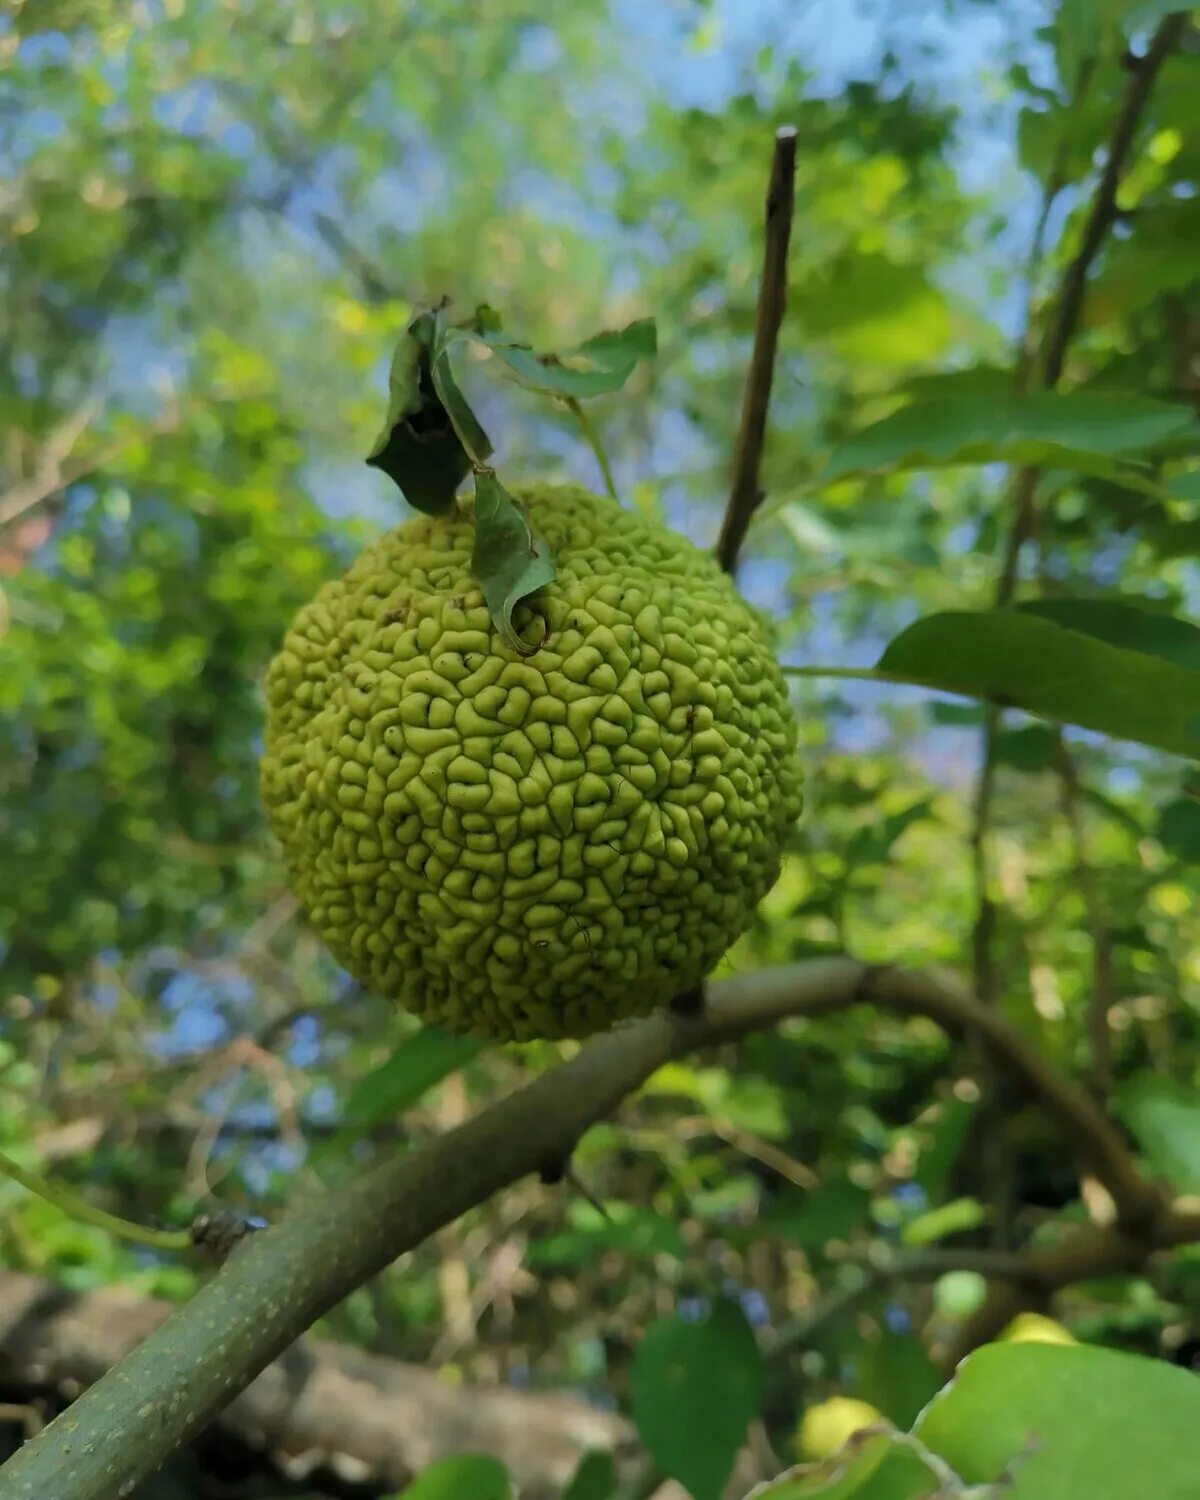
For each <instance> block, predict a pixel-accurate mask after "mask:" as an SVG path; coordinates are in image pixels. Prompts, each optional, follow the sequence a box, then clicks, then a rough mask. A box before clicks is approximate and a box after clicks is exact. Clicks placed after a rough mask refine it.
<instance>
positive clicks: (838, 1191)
mask: <svg viewBox="0 0 1200 1500" xmlns="http://www.w3.org/2000/svg"><path fill="white" fill-rule="evenodd" d="M870 1211H871V1195H870V1193H869V1192H868V1191H867V1190H866V1188H861V1187H858V1186H857V1185H856V1184H855V1183H853V1182H850V1181H849V1180H848V1179H847V1178H845V1177H834V1178H831V1179H830V1180H829V1181H828V1182H822V1183H819V1184H818V1185H817V1186H816V1187H815V1188H813V1190H812V1191H811V1192H810V1193H806V1194H805V1196H804V1200H803V1202H802V1203H801V1204H800V1206H799V1207H798V1208H796V1209H794V1210H791V1211H789V1210H788V1209H786V1208H784V1209H783V1210H781V1211H780V1212H778V1213H773V1214H771V1215H769V1216H768V1218H767V1219H766V1221H765V1223H764V1226H763V1227H764V1228H766V1229H769V1230H770V1232H771V1233H772V1234H777V1235H780V1236H781V1237H782V1238H784V1239H788V1240H791V1241H792V1242H793V1244H796V1245H799V1246H800V1248H801V1249H802V1250H820V1249H822V1248H823V1247H824V1246H825V1245H827V1244H829V1242H830V1241H831V1240H848V1239H849V1238H850V1236H851V1235H852V1234H853V1233H854V1231H855V1230H856V1229H858V1228H859V1227H860V1226H861V1225H863V1224H865V1223H866V1221H867V1216H868V1214H869V1213H870Z"/></svg>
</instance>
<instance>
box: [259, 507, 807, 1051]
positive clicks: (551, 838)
mask: <svg viewBox="0 0 1200 1500" xmlns="http://www.w3.org/2000/svg"><path fill="white" fill-rule="evenodd" d="M517 493H518V495H519V498H521V500H522V501H523V502H524V504H525V505H526V507H527V510H528V513H529V517H530V521H531V524H532V525H533V527H534V529H535V531H537V532H538V533H539V534H540V535H542V536H543V537H545V538H546V540H547V541H548V542H549V544H550V547H551V548H552V550H553V554H554V560H555V565H556V569H557V578H556V580H555V582H554V583H553V584H551V585H550V586H549V587H548V588H547V589H545V590H543V591H542V592H541V593H540V594H538V595H536V596H535V597H534V598H532V599H530V600H528V601H526V602H525V603H523V604H520V605H518V607H517V609H516V612H515V615H514V622H515V624H516V627H517V629H518V632H519V634H520V635H521V637H522V639H523V640H525V641H527V642H528V643H530V644H533V643H535V642H537V641H539V640H541V641H542V644H541V645H540V647H539V649H537V650H536V651H535V652H534V653H533V654H532V655H529V656H521V655H519V654H518V653H517V652H516V651H514V650H511V649H509V648H508V647H507V646H505V645H504V644H503V642H502V640H501V638H500V636H499V634H498V633H497V632H496V630H495V629H494V627H493V625H492V622H491V620H490V618H489V615H488V610H487V608H486V606H485V604H484V600H483V595H482V593H481V591H480V589H479V586H478V584H477V583H476V582H475V580H474V578H473V576H472V569H471V553H472V547H473V543H474V526H473V522H472V519H471V517H470V516H469V515H464V514H455V515H452V516H449V517H446V518H440V517H439V518H422V519H418V520H414V521H411V522H408V523H407V524H405V525H403V526H400V527H398V528H397V529H396V530H395V531H392V532H390V533H389V534H388V535H386V536H384V537H382V538H381V539H380V540H379V541H377V542H375V543H374V544H373V545H371V546H369V547H368V548H367V549H366V550H365V551H364V552H363V553H362V555H361V556H360V557H359V558H358V559H357V561H356V562H355V563H354V564H353V565H352V566H351V568H350V569H349V571H348V572H347V573H346V574H345V576H344V577H343V578H341V579H339V580H338V581H336V582H333V583H329V584H327V585H326V586H325V587H324V588H323V589H322V590H321V591H320V593H319V594H318V595H317V597H316V598H315V599H314V600H313V601H312V603H311V604H309V605H307V606H306V607H305V608H304V609H302V610H301V611H300V613H299V614H298V616H297V617H296V620H295V622H294V623H293V625H292V627H291V629H290V630H289V632H288V634H287V636H286V638H285V640H284V644H283V647H282V649H281V651H280V652H279V655H278V656H277V657H276V658H275V660H274V661H273V663H272V664H271V667H270V670H269V672H268V675H267V728H266V753H265V756H264V758H263V764H262V784H263V791H264V795H265V800H266V803H267V806H268V809H269V813H270V818H271V822H272V825H273V827H274V829H275V831H276V833H277V834H278V836H279V838H280V840H281V841H282V843H283V847H284V853H285V857H286V860H287V863H288V866H289V870H290V873H291V876H292V880H293V883H294V886H295V889H296V892H297V895H298V897H299V899H300V901H301V903H302V905H303V906H304V907H305V909H306V910H307V912H308V913H309V915H310V917H311V918H312V921H313V922H314V924H315V925H316V927H317V928H318V930H319V931H320V933H321V935H322V936H323V938H324V939H325V941H326V942H327V944H328V945H329V947H330V949H331V950H332V952H333V953H334V955H335V957H337V958H338V959H339V960H340V962H341V963H343V964H344V965H345V966H346V968H347V969H349V970H350V972H351V973H352V974H353V975H354V976H355V977H356V978H358V979H359V980H360V981H361V982H362V983H364V984H366V985H368V986H370V987H371V988H373V989H375V990H378V991H380V992H382V993H384V994H387V995H391V996H394V997H395V998H396V999H398V1000H399V1001H401V1002H402V1003H403V1004H404V1005H405V1006H407V1007H408V1008H409V1009H411V1010H412V1011H414V1012H415V1013H416V1014H418V1015H419V1016H421V1017H422V1018H423V1019H424V1020H426V1021H429V1022H432V1023H434V1024H436V1025H440V1026H444V1027H448V1028H450V1029H451V1030H455V1031H462V1032H472V1033H476V1034H480V1035H485V1036H490V1037H494V1038H499V1039H506V1040H513V1039H515V1040H525V1039H529V1038H533V1037H565V1036H584V1035H586V1034H587V1033H589V1032H592V1031H596V1030H600V1029H603V1028H605V1027H608V1026H611V1025H612V1024H613V1023H614V1022H615V1021H617V1020H619V1019H621V1018H623V1017H627V1016H632V1015H639V1014H643V1013H645V1012H647V1011H649V1010H651V1009H653V1008H654V1007H655V1006H657V1005H660V1004H663V1003H664V1002H665V1001H667V1000H668V999H669V998H670V997H671V996H672V995H673V994H675V993H677V992H678V991H679V990H681V989H683V988H684V987H685V986H687V985H689V984H691V983H694V982H695V981H696V980H697V979H699V978H700V977H701V976H702V975H703V974H704V973H706V972H707V971H708V969H710V968H711V967H712V965H713V964H714V963H715V962H716V960H717V959H719V958H720V956H721V955H722V953H723V952H724V951H725V949H726V948H727V947H728V946H729V945H730V943H731V942H733V940H734V939H735V938H737V937H738V936H739V935H740V934H741V933H742V932H743V931H744V930H745V928H746V927H747V925H748V924H749V921H750V918H751V916H752V914H753V911H754V908H755V905H756V904H757V902H758V901H759V899H760V898H761V897H762V895H763V894H764V893H765V892H766V891H767V890H768V889H769V888H770V886H771V885H772V883H773V882H774V880H775V878H776V876H777V874H778V870H779V861H780V853H781V848H782V845H783V842H784V840H785V838H786V836H787V834H788V831H789V829H790V828H791V826H792V824H793V823H794V821H795V818H796V816H797V814H798V812H799V810H800V773H799V766H798V763H797V759H796V754H795V741H796V726H795V721H794V719H793V717H792V714H791V711H790V709H789V706H788V701H787V691H786V686H785V683H784V679H783V677H782V675H781V674H780V672H779V669H778V667H777V665H776V663H775V660H774V657H773V654H772V650H771V644H770V639H769V634H768V631H767V628H766V626H765V625H764V623H763V621H762V620H761V619H760V618H759V616H758V615H757V614H756V612H755V611H754V610H752V609H751V608H750V607H749V606H748V605H747V604H745V603H744V602H743V601H742V600H741V599H740V598H739V596H738V595H737V593H736V592H735V590H734V588H733V585H732V584H731V582H730V581H729V579H728V578H727V577H726V576H725V575H724V574H723V573H722V572H721V571H720V569H719V568H718V567H717V565H716V563H715V562H713V560H712V559H711V558H710V557H708V556H707V555H706V554H704V553H702V552H700V551H699V550H698V549H697V548H696V547H694V546H693V545H692V544H691V543H690V542H688V541H686V540H685V539H684V538H682V537H679V536H677V535H675V534H674V533H672V532H670V531H668V530H666V529H665V528H663V527H661V526H659V525H656V524H652V523H649V522H647V521H645V520H643V519H641V518H639V517H638V516H636V515H633V514H631V513H629V512H628V511H625V510H623V509H622V508H621V507H620V506H618V505H617V504H615V503H614V502H612V501H609V500H601V499H598V498H596V497H595V496H593V495H590V494H588V493H587V492H586V491H584V490H581V489H578V488H575V487H563V488H546V487H542V488H538V489H526V490H522V491H518V492H517ZM543 636H544V639H543Z"/></svg>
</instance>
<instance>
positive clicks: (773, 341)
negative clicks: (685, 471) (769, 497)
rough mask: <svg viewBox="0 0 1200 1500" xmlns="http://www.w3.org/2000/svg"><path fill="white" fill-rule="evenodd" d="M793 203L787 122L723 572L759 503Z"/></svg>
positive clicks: (775, 175)
mask: <svg viewBox="0 0 1200 1500" xmlns="http://www.w3.org/2000/svg"><path fill="white" fill-rule="evenodd" d="M795 205H796V127H795V126H794V125H786V126H784V128H783V129H782V130H780V131H778V132H777V133H776V136H775V154H774V156H773V157H772V159H771V178H770V182H769V184H768V187H767V219H766V233H765V237H764V244H763V269H762V281H761V283H760V285H759V288H758V312H757V315H756V317H755V324H754V350H753V352H752V354H751V356H750V371H749V374H748V375H747V377H746V394H745V397H744V398H743V401H742V421H741V427H740V429H739V431H738V440H737V452H736V455H735V457H734V471H733V489H732V491H731V492H730V496H729V505H728V507H727V508H726V511H725V519H724V521H723V522H722V524H721V535H720V537H719V538H718V540H717V561H718V562H719V563H720V564H721V566H722V567H723V568H724V569H725V571H726V572H727V573H732V572H733V570H734V568H736V567H737V560H738V553H739V552H740V551H741V550H742V543H743V542H744V541H745V539H746V532H747V530H748V529H749V526H750V519H751V517H752V516H753V515H754V512H755V511H756V510H757V509H758V507H759V505H760V504H761V503H762V498H763V494H762V490H761V488H760V487H759V471H760V469H761V468H762V454H763V444H764V442H765V441H766V434H767V411H768V408H769V407H770V404H771V382H772V380H773V379H774V375H775V351H776V349H777V348H778V346H779V327H780V324H781V323H782V322H783V314H784V310H785V309H786V306H787V258H788V242H789V241H790V239H791V234H792V216H793V214H794V212H795Z"/></svg>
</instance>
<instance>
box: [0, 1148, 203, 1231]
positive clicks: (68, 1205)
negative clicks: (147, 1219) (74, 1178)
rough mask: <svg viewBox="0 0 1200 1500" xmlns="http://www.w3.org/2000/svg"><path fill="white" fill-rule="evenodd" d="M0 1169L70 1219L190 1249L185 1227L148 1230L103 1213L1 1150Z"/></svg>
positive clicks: (59, 1184) (129, 1221)
mask: <svg viewBox="0 0 1200 1500" xmlns="http://www.w3.org/2000/svg"><path fill="white" fill-rule="evenodd" d="M0 1172H2V1173H3V1174H4V1175H5V1176H6V1177H11V1178H12V1180H13V1181H14V1182H16V1183H19V1184H20V1185H21V1187H23V1188H24V1189H25V1190H26V1192H29V1193H33V1194H35V1195H36V1196H37V1197H39V1198H42V1199H44V1200H45V1201H46V1202H47V1203H52V1204H53V1205H54V1207H55V1208H57V1209H61V1211H62V1212H63V1213H65V1214H67V1215H69V1216H70V1217H71V1218H72V1219H78V1220H80V1221H81V1222H82V1223H85V1224H94V1225H95V1226H96V1228H97V1229H104V1230H107V1231H108V1233H109V1234H115V1235H117V1236H119V1237H120V1238H121V1239H123V1240H128V1241H129V1242H130V1243H131V1244H134V1245H149V1246H150V1247H151V1248H152V1249H154V1250H190V1249H191V1248H192V1236H191V1234H190V1233H189V1232H188V1231H187V1230H186V1229H148V1228H146V1227H145V1226H144V1225H142V1224H134V1223H133V1222H132V1221H131V1220H129V1219H122V1218H120V1217H118V1215H116V1214H110V1213H106V1212H105V1211H104V1209H102V1208H95V1207H93V1205H92V1204H90V1203H88V1202H86V1201H85V1200H84V1199H83V1198H80V1197H78V1196H77V1195H76V1194H75V1193H73V1192H72V1191H71V1189H70V1188H67V1187H63V1185H62V1184H61V1183H58V1182H49V1181H47V1179H46V1178H45V1177H42V1176H41V1175H40V1174H39V1173H37V1172H32V1171H30V1170H29V1169H28V1168H27V1167H23V1166H21V1165H20V1163H19V1162H16V1161H14V1160H13V1159H12V1157H11V1156H9V1155H8V1153H7V1152H4V1151H0Z"/></svg>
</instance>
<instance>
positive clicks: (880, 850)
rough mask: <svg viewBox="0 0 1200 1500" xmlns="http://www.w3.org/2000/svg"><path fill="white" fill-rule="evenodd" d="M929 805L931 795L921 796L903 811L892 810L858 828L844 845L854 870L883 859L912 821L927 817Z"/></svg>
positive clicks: (848, 861) (878, 862)
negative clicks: (886, 815)
mask: <svg viewBox="0 0 1200 1500" xmlns="http://www.w3.org/2000/svg"><path fill="white" fill-rule="evenodd" d="M932 806H933V798H932V797H922V798H921V799H920V801H919V802H914V803H913V804H912V806H911V807H906V808H905V809H904V810H903V812H898V813H892V814H891V816H890V817H887V818H883V819H881V820H879V821H878V822H876V823H874V824H873V825H872V826H870V827H869V828H859V829H858V830H857V831H856V832H855V834H854V837H853V838H852V839H851V840H850V842H849V843H848V844H847V845H846V864H847V865H848V866H849V867H850V869H851V870H854V869H856V868H857V867H858V866H860V865H866V864H880V863H882V862H886V860H887V859H888V857H889V855H890V854H891V852H892V845H893V844H894V843H895V842H896V840H897V839H898V838H899V837H900V836H901V834H903V833H904V832H905V830H906V829H908V828H910V827H911V826H912V825H913V824H914V823H919V822H921V821H922V820H923V819H925V818H927V817H928V816H929V810H930V808H931V807H932Z"/></svg>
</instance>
